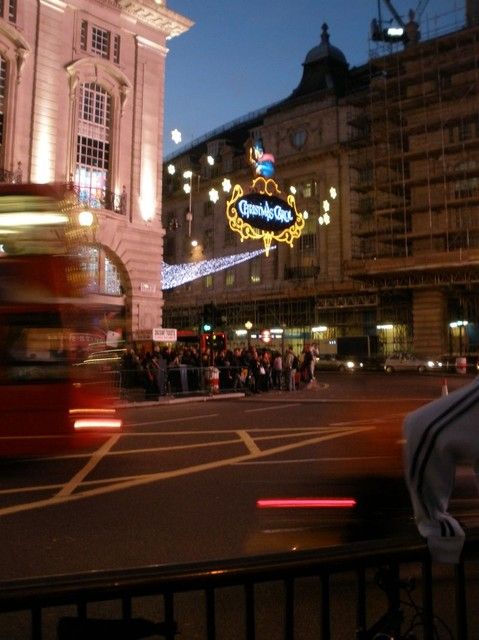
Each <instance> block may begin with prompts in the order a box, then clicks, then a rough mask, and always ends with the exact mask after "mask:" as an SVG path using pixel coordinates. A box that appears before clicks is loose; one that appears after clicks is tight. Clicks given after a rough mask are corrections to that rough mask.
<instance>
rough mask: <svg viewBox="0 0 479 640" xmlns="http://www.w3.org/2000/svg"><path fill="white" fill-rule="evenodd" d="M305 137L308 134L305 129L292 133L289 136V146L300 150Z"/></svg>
mask: <svg viewBox="0 0 479 640" xmlns="http://www.w3.org/2000/svg"><path fill="white" fill-rule="evenodd" d="M307 137H308V134H307V133H306V131H305V129H298V130H297V131H294V133H293V134H292V136H291V144H292V145H293V147H295V148H296V149H302V148H303V147H304V145H305V143H306V138H307Z"/></svg>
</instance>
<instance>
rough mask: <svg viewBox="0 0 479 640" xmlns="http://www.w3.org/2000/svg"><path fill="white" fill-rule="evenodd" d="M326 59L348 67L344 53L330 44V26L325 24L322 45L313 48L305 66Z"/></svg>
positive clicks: (322, 28) (322, 31)
mask: <svg viewBox="0 0 479 640" xmlns="http://www.w3.org/2000/svg"><path fill="white" fill-rule="evenodd" d="M325 58H330V59H334V60H337V61H338V62H342V63H343V64H346V65H347V64H348V62H347V60H346V56H345V55H344V53H343V52H342V51H341V50H340V49H338V48H337V47H333V46H332V45H330V44H329V33H328V25H327V24H326V23H324V24H323V26H322V27H321V44H319V45H318V46H316V47H313V48H312V49H311V51H309V52H308V54H307V56H306V58H305V60H304V64H310V63H312V62H318V61H319V60H324V59H325Z"/></svg>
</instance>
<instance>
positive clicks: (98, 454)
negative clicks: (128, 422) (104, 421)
mask: <svg viewBox="0 0 479 640" xmlns="http://www.w3.org/2000/svg"><path fill="white" fill-rule="evenodd" d="M120 437H121V434H120V433H118V434H115V435H114V436H112V437H111V438H109V440H108V441H107V442H105V444H104V445H103V446H101V447H100V448H99V449H98V451H95V453H94V454H93V455H92V457H91V458H90V460H89V461H88V463H87V464H86V465H85V466H84V467H83V468H82V469H80V471H78V473H76V474H75V475H74V476H73V478H72V479H71V480H70V481H69V482H67V483H66V484H65V485H64V486H63V487H62V489H61V490H60V491H59V492H58V494H57V495H58V496H59V497H62V496H69V495H70V494H72V493H73V492H74V491H75V489H76V488H77V487H78V486H79V485H80V484H81V483H82V481H83V480H84V479H85V478H86V477H87V475H88V474H89V473H90V472H91V471H93V469H94V468H95V467H96V466H97V465H98V464H99V463H100V462H101V461H102V460H103V458H104V457H105V456H106V454H107V453H108V452H109V451H110V449H111V448H112V447H114V446H115V444H116V443H117V442H118V440H119V439H120Z"/></svg>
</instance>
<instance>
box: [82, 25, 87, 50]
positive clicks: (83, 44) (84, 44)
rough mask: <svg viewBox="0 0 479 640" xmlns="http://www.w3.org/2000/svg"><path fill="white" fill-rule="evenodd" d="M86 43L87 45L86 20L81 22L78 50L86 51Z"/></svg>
mask: <svg viewBox="0 0 479 640" xmlns="http://www.w3.org/2000/svg"><path fill="white" fill-rule="evenodd" d="M87 43H88V22H87V21H86V20H82V22H81V31H80V48H81V49H82V50H83V51H86V50H87Z"/></svg>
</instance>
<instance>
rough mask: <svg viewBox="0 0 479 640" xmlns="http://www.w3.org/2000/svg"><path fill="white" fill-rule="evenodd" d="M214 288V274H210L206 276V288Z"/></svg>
mask: <svg viewBox="0 0 479 640" xmlns="http://www.w3.org/2000/svg"><path fill="white" fill-rule="evenodd" d="M212 288H213V274H211V273H210V274H208V275H207V276H205V289H212Z"/></svg>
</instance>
